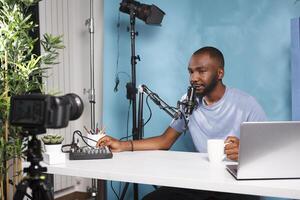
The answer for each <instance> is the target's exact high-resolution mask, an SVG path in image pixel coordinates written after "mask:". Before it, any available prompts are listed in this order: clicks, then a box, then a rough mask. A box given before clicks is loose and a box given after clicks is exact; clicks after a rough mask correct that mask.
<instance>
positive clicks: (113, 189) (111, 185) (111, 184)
mask: <svg viewBox="0 0 300 200" xmlns="http://www.w3.org/2000/svg"><path fill="white" fill-rule="evenodd" d="M110 187H111V189H112V191H113V192H114V194H115V195H116V197H117V199H118V200H120V197H119V195H118V194H117V192H116V191H115V188H114V186H113V182H112V181H110Z"/></svg>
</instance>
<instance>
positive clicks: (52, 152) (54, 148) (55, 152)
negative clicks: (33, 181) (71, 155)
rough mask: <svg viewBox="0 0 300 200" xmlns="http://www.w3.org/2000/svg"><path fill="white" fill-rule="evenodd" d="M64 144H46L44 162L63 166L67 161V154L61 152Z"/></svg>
mask: <svg viewBox="0 0 300 200" xmlns="http://www.w3.org/2000/svg"><path fill="white" fill-rule="evenodd" d="M61 146H62V144H45V153H43V160H44V162H45V163H47V164H50V165H51V164H62V163H65V161H66V154H65V153H63V152H62V151H61Z"/></svg>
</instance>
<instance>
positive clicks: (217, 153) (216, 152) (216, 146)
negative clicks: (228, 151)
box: [207, 139, 226, 164]
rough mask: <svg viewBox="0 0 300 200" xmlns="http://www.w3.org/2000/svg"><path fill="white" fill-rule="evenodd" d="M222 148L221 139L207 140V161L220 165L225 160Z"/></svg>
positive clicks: (222, 141)
mask: <svg viewBox="0 0 300 200" xmlns="http://www.w3.org/2000/svg"><path fill="white" fill-rule="evenodd" d="M224 147H225V144H224V140H222V139H209V140H207V153H208V159H209V161H210V162H211V163H214V164H220V163H221V162H222V161H223V160H224V159H225V158H226V155H225V153H224Z"/></svg>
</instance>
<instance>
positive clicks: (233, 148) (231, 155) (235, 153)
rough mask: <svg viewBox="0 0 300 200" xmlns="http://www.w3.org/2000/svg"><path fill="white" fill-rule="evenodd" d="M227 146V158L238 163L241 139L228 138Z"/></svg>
mask: <svg viewBox="0 0 300 200" xmlns="http://www.w3.org/2000/svg"><path fill="white" fill-rule="evenodd" d="M226 143H227V144H226ZM225 144H226V146H225V154H226V155H227V158H228V159H230V160H235V161H237V160H238V158H239V146H240V139H239V138H237V137H235V136H228V137H227V138H226V140H225Z"/></svg>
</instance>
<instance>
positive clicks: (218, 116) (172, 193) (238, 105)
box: [97, 47, 266, 200]
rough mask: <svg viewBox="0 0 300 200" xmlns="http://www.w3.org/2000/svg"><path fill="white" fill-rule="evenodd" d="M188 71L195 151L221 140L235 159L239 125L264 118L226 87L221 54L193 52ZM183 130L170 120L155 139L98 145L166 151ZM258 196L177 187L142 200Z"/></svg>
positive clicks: (257, 107) (207, 49)
mask: <svg viewBox="0 0 300 200" xmlns="http://www.w3.org/2000/svg"><path fill="white" fill-rule="evenodd" d="M188 71H189V74H190V83H191V84H192V85H193V86H195V88H196V95H197V102H198V105H197V107H196V108H195V109H194V111H193V113H192V114H191V115H190V117H189V124H188V130H189V132H190V134H191V136H192V139H193V142H194V145H195V147H196V149H197V151H199V152H207V140H208V139H213V138H222V139H224V140H225V143H228V144H227V145H226V146H225V153H226V155H227V158H228V159H231V160H238V155H239V131H240V125H241V123H242V122H246V121H264V120H266V115H265V113H264V111H263V109H262V108H261V106H260V105H259V104H258V103H257V102H256V100H255V99H254V98H253V97H252V96H250V95H248V94H246V93H244V92H242V91H240V90H237V89H233V88H228V87H226V86H225V85H224V84H223V82H222V79H223V77H224V57H223V54H222V53H221V52H220V51H219V50H218V49H216V48H214V47H203V48H201V49H199V50H197V51H196V52H194V53H193V55H192V57H191V59H190V62H189V66H188ZM184 130H185V122H184V119H177V120H173V121H172V122H171V124H170V125H169V127H168V128H167V129H166V130H165V132H164V133H163V134H162V135H160V136H156V137H152V138H147V139H142V140H134V141H131V140H130V141H119V140H116V139H114V138H112V137H110V136H105V137H103V138H101V139H100V140H99V141H98V143H97V145H98V146H109V147H110V149H111V150H112V151H114V152H116V151H133V150H134V151H137V150H158V149H164V150H168V149H170V147H171V146H172V145H173V143H174V142H175V141H176V140H177V138H178V137H179V136H180V134H181V133H182V132H183V131H184ZM255 198H257V199H258V197H254V196H246V195H238V194H228V193H219V192H206V191H199V190H189V189H181V188H169V187H160V188H159V189H157V190H156V191H154V192H152V193H150V194H148V195H146V196H145V197H144V200H158V199H164V200H168V199H169V200H176V199H178V200H189V199H190V200H196V199H197V200H201V199H205V200H206V199H207V200H208V199H255Z"/></svg>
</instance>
